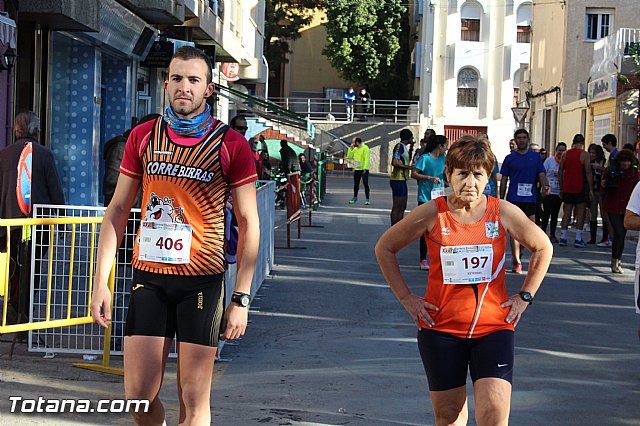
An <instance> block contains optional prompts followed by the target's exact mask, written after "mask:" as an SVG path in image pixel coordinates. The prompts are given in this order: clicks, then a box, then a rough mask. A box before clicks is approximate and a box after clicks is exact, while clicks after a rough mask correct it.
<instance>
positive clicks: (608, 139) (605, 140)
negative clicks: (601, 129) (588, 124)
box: [600, 133, 618, 146]
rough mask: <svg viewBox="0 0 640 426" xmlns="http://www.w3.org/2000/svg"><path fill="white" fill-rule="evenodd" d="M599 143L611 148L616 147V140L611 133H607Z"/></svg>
mask: <svg viewBox="0 0 640 426" xmlns="http://www.w3.org/2000/svg"><path fill="white" fill-rule="evenodd" d="M600 141H601V142H602V144H603V145H604V144H605V143H606V144H609V145H613V146H616V145H618V139H617V138H616V135H612V134H611V133H607V134H606V135H604V136H603V137H602V139H600Z"/></svg>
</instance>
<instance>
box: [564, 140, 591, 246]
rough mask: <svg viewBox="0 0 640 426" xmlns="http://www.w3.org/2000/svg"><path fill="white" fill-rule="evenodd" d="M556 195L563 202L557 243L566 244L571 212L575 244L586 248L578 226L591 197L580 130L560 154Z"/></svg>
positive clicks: (587, 167)
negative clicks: (567, 148)
mask: <svg viewBox="0 0 640 426" xmlns="http://www.w3.org/2000/svg"><path fill="white" fill-rule="evenodd" d="M558 182H559V184H560V198H561V199H562V201H563V202H564V207H563V210H562V223H561V225H560V245H561V246H566V245H567V228H568V227H569V219H570V218H571V213H572V212H573V214H575V219H576V239H575V242H574V244H573V245H574V246H575V247H586V246H587V244H586V243H585V242H584V240H583V239H582V228H583V226H584V216H585V213H586V208H587V201H589V200H590V199H591V198H593V176H592V174H591V158H590V156H589V153H588V152H587V151H585V150H584V136H582V135H581V134H580V133H578V134H576V135H575V136H574V137H573V143H572V144H571V149H570V150H568V151H567V152H565V153H564V155H563V156H562V159H561V160H560V167H559V169H558Z"/></svg>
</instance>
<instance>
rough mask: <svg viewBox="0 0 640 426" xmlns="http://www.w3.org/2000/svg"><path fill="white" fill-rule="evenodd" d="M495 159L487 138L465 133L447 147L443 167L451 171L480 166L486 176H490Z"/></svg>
mask: <svg viewBox="0 0 640 426" xmlns="http://www.w3.org/2000/svg"><path fill="white" fill-rule="evenodd" d="M495 161H496V159H495V156H494V155H493V152H492V151H491V143H490V142H489V140H488V139H487V138H485V137H484V136H480V135H470V134H465V135H462V136H461V137H460V139H458V140H457V141H455V142H454V143H453V144H451V147H449V152H448V153H447V159H446V160H445V169H446V170H447V172H448V173H451V172H453V170H454V169H462V170H473V169H476V168H482V169H484V170H485V171H486V172H487V176H491V172H492V171H493V167H494V166H495Z"/></svg>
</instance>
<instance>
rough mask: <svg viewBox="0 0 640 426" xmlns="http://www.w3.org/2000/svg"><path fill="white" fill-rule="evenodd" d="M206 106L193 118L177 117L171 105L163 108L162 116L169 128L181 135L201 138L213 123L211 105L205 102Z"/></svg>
mask: <svg viewBox="0 0 640 426" xmlns="http://www.w3.org/2000/svg"><path fill="white" fill-rule="evenodd" d="M205 105H206V108H205V110H204V112H203V113H202V114H199V115H196V116H195V117H193V118H180V117H178V116H177V115H176V114H175V113H174V112H173V109H172V108H171V107H168V108H167V109H166V110H165V114H164V116H163V117H162V118H163V120H164V121H166V122H167V124H168V125H169V128H170V129H171V130H173V131H174V132H176V133H177V134H179V135H181V136H189V137H192V138H201V137H203V136H204V135H206V134H207V132H208V131H209V129H211V126H212V125H213V117H212V116H211V107H209V104H205Z"/></svg>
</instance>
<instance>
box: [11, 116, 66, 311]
mask: <svg viewBox="0 0 640 426" xmlns="http://www.w3.org/2000/svg"><path fill="white" fill-rule="evenodd" d="M14 128H15V135H16V141H15V143H14V144H13V145H9V146H8V147H6V148H5V149H3V150H2V151H0V217H2V218H5V219H11V218H27V217H31V216H32V206H33V205H34V204H56V205H64V204H65V199H64V193H63V191H62V183H61V182H60V176H59V175H58V171H57V169H56V164H55V158H54V155H53V152H51V150H50V149H48V148H45V147H44V146H43V145H41V144H40V142H39V137H40V119H39V118H38V116H37V115H36V114H35V113H34V112H31V111H29V112H21V113H19V114H18V115H17V116H16V120H15V126H14ZM29 150H30V151H31V153H32V154H31V156H30V159H29V156H26V155H23V152H24V153H28V152H29ZM21 157H22V159H21ZM25 158H26V162H25V161H24V159H25ZM20 163H23V165H26V167H27V169H30V171H31V179H30V180H29V179H27V180H25V181H22V182H21V185H20V186H21V187H22V188H24V190H23V191H20V196H19V195H18V192H17V191H16V187H17V186H18V183H19V182H18V168H19V167H20ZM38 234H39V236H41V237H42V241H48V240H49V232H48V230H42V231H40V230H38ZM9 238H10V244H11V249H10V253H9V256H10V258H11V261H10V267H9V281H10V285H9V304H10V308H9V311H8V312H7V319H8V320H10V321H9V322H10V323H16V322H17V321H19V322H23V321H26V320H27V306H28V305H29V290H28V289H29V283H30V277H31V269H32V268H31V266H32V265H31V239H30V238H29V237H28V236H27V235H24V236H23V235H22V229H21V228H12V229H11V232H10V234H9ZM23 240H24V241H23ZM6 247H7V231H6V228H4V227H0V251H2V252H4V253H6ZM48 247H49V245H48V244H38V245H37V246H36V250H37V252H36V254H35V258H36V263H35V265H34V270H35V271H39V270H40V267H39V263H40V260H39V259H42V258H43V257H44V254H45V253H46V252H47V248H48ZM35 285H36V288H38V287H39V284H38V281H37V280H36V282H35Z"/></svg>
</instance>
